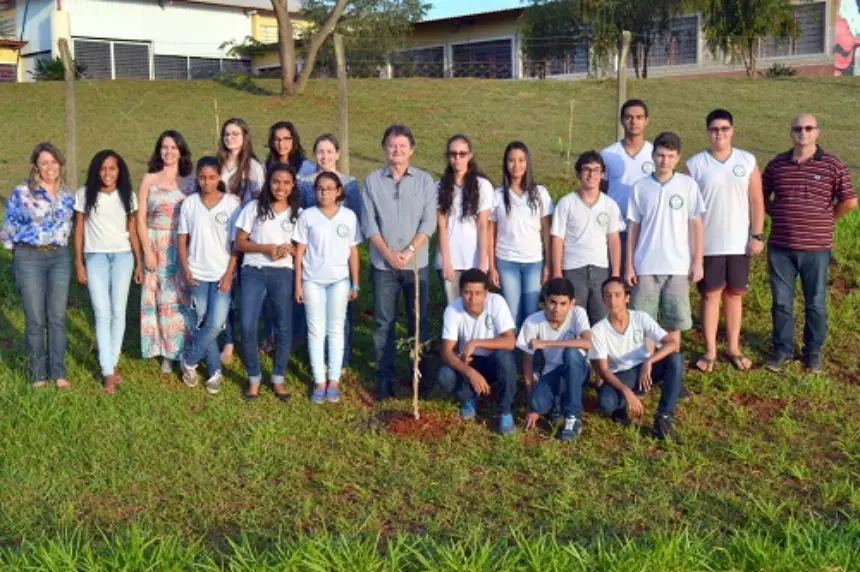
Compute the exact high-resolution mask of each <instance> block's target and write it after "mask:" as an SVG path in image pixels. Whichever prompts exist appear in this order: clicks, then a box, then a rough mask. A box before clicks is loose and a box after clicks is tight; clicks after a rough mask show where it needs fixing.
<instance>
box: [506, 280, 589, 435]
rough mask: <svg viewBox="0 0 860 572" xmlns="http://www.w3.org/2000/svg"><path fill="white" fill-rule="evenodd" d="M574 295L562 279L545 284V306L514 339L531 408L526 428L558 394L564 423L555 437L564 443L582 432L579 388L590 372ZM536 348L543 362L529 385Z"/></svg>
mask: <svg viewBox="0 0 860 572" xmlns="http://www.w3.org/2000/svg"><path fill="white" fill-rule="evenodd" d="M575 293H576V292H575V289H574V286H573V284H571V282H570V280H567V279H566V278H553V279H552V280H550V281H549V282H547V284H546V293H545V294H544V302H545V309H544V310H543V311H542V312H535V313H534V314H532V315H531V316H529V317H528V318H526V320H525V322H523V326H522V328H521V329H520V335H519V337H518V338H517V347H518V348H519V349H521V350H522V351H523V375H524V376H525V379H526V389H527V390H528V392H529V400H528V401H529V408H530V410H531V411H529V413H528V415H527V416H526V426H525V428H526V430H528V429H531V428H533V427H534V426H535V423H537V421H538V419H539V418H540V416H541V415H545V414H546V413H549V411H550V410H552V408H553V406H554V405H555V401H556V399H558V398H560V399H561V401H562V413H563V414H564V426H563V427H562V428H561V431H560V432H559V434H558V436H559V439H561V440H563V441H570V440H572V439H576V438H577V437H579V434H580V433H581V432H582V388H583V386H584V385H585V384H586V383H587V382H588V377H589V373H590V371H591V370H590V369H589V368H588V360H587V359H586V357H585V356H586V352H587V351H588V350H589V349H590V348H591V326H590V325H589V323H588V315H587V314H586V312H585V310H584V309H582V308H580V307H579V306H577V305H576V296H575ZM536 351H541V352H542V353H543V358H544V366H543V371H542V372H541V376H540V379H539V380H538V382H537V385H536V386H535V388H534V389H532V387H531V381H532V380H533V379H534V377H533V366H534V363H533V362H534V354H535V352H536Z"/></svg>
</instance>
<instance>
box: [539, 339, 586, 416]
mask: <svg viewBox="0 0 860 572" xmlns="http://www.w3.org/2000/svg"><path fill="white" fill-rule="evenodd" d="M590 371H591V370H590V369H589V367H588V360H587V359H585V357H584V356H583V355H582V353H581V352H580V351H579V350H578V349H576V348H567V349H565V350H564V365H560V366H558V367H556V368H555V369H554V370H552V371H550V372H549V373H546V374H544V375H542V376H541V378H540V379H539V380H538V382H537V385H536V386H535V388H534V389H533V390H532V398H531V403H530V407H531V410H532V411H534V412H535V413H539V414H541V415H545V414H547V413H549V412H550V410H551V409H552V407H553V405H554V404H555V401H556V398H558V397H560V398H561V407H562V413H563V414H564V416H565V417H570V416H571V415H575V416H576V417H581V416H582V388H583V386H584V385H585V384H586V383H588V374H589V373H590Z"/></svg>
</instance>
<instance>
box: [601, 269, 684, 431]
mask: <svg viewBox="0 0 860 572" xmlns="http://www.w3.org/2000/svg"><path fill="white" fill-rule="evenodd" d="M602 291H603V302H604V304H606V308H607V310H609V316H607V317H606V318H604V319H603V320H601V321H599V322H598V323H596V324H595V325H594V327H593V328H592V329H591V350H590V351H589V354H588V357H589V358H590V359H591V360H592V361H593V362H594V363H595V366H596V368H597V372H598V375H599V376H600V379H601V381H602V384H601V385H600V388H599V389H598V390H597V397H598V401H599V403H600V410H601V411H602V412H603V413H604V414H605V415H608V416H609V417H611V418H612V419H613V420H615V421H618V422H619V423H621V424H622V425H627V424H629V422H630V418H629V416H628V412H629V413H632V414H633V415H634V416H636V417H639V416H641V415H642V413H643V412H644V409H643V407H642V401H640V399H639V396H640V395H643V394H645V393H648V392H649V391H650V390H651V386H652V385H655V384H659V383H660V382H662V383H663V386H662V387H661V389H660V405H659V406H658V407H657V415H656V416H655V417H654V427H653V429H652V431H651V434H652V436H653V437H655V438H657V439H661V440H662V439H666V438H667V437H670V438H674V429H673V428H672V424H673V420H674V417H675V404H676V403H677V402H678V395H679V393H680V390H681V382H682V378H683V375H684V361H683V359H682V358H681V353H680V352H679V351H678V342H677V340H676V339H675V337H674V336H672V335H671V334H668V333H666V330H664V329H663V328H661V327H660V326H659V325H658V324H657V322H655V321H654V319H653V318H651V316H649V315H648V314H646V313H645V312H637V311H636V310H629V309H628V306H629V304H630V294H629V292H628V291H627V288H626V287H625V285H624V282H623V281H622V280H621V279H620V278H610V279H609V280H607V281H606V282H604V283H603V288H602ZM647 340H651V341H652V342H654V343H655V344H659V348H660V349H658V350H657V351H656V352H654V353H653V354H652V353H651V351H650V350H649V349H648V344H647V343H646V341H647Z"/></svg>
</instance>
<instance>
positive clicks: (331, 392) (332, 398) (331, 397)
mask: <svg viewBox="0 0 860 572" xmlns="http://www.w3.org/2000/svg"><path fill="white" fill-rule="evenodd" d="M325 400H326V401H328V402H329V403H337V402H338V401H340V386H339V385H337V384H334V383H330V384H328V388H326V390H325Z"/></svg>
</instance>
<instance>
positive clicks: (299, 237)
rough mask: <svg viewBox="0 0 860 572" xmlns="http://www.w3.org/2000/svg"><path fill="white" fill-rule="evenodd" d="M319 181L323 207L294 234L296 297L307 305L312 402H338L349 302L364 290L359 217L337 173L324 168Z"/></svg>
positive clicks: (308, 212) (306, 217)
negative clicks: (360, 279) (360, 274)
mask: <svg viewBox="0 0 860 572" xmlns="http://www.w3.org/2000/svg"><path fill="white" fill-rule="evenodd" d="M315 186H316V192H317V205H318V206H315V207H311V208H309V209H307V210H306V211H304V212H302V215H301V216H300V217H299V222H298V225H297V226H296V233H295V235H294V237H293V240H295V242H296V254H295V257H296V259H295V264H296V274H300V275H301V278H300V279H299V278H297V279H296V281H295V289H296V302H299V303H304V304H305V314H306V316H307V327H308V353H309V354H310V360H311V373H312V374H313V378H314V389H313V393H312V394H311V401H313V402H314V403H322V402H323V401H331V402H337V401H339V400H340V375H341V369H342V366H343V346H344V337H345V336H344V323H345V322H346V307H347V304H348V303H349V302H351V301H352V300H354V299H355V297H356V296H357V295H358V243H359V234H358V218H357V217H356V216H355V213H354V212H352V211H351V210H350V209H348V208H345V207H344V206H343V201H344V199H345V198H346V192H345V191H344V188H343V183H342V182H341V180H340V177H338V176H337V174H336V173H332V172H330V171H326V172H323V173H320V174H319V175H317V179H316V182H315ZM326 338H328V375H327V376H326V368H325V366H326V364H325V340H326ZM326 378H328V379H326ZM326 381H328V385H326Z"/></svg>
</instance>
